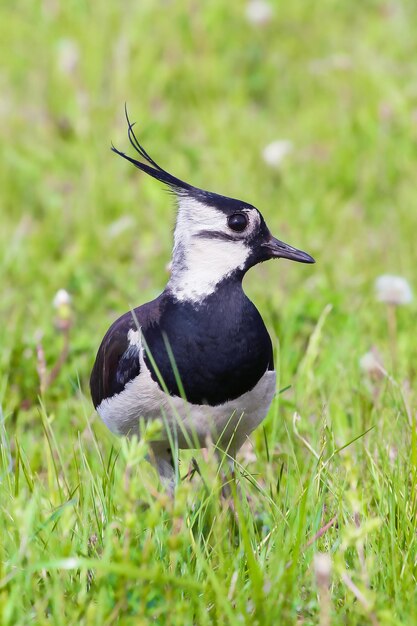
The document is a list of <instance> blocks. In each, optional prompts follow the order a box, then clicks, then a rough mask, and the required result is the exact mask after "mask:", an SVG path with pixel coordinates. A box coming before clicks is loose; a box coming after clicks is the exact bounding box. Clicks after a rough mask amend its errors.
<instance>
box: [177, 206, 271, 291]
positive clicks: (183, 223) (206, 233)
mask: <svg viewBox="0 0 417 626" xmlns="http://www.w3.org/2000/svg"><path fill="white" fill-rule="evenodd" d="M239 212H241V213H245V215H246V216H247V218H248V222H249V223H248V226H247V228H246V229H245V230H244V232H236V231H234V230H232V229H231V228H230V227H229V226H228V221H227V215H226V214H225V213H223V212H222V211H220V210H218V209H216V208H214V207H212V206H208V205H205V204H203V203H201V202H199V201H198V200H195V199H194V198H191V197H180V198H179V209H178V218H177V224H176V227H175V233H174V250H173V258H172V275H171V279H170V281H169V283H168V286H169V289H170V291H171V293H173V295H175V297H176V298H177V300H180V301H186V300H188V301H191V302H200V301H201V300H202V299H203V298H204V297H205V296H208V295H209V294H211V293H213V291H214V290H215V288H216V285H217V284H218V283H219V282H221V281H222V280H223V279H224V278H226V277H227V276H229V275H230V274H231V273H232V272H233V271H234V270H236V269H243V267H244V265H245V262H246V260H247V258H248V256H249V254H250V249H249V247H248V245H247V244H246V240H247V237H248V236H250V234H251V233H252V232H254V231H255V230H256V229H257V228H258V227H259V223H260V218H259V214H258V212H257V211H256V210H255V209H247V208H246V207H245V208H243V205H242V209H241V210H239ZM210 233H212V236H211V235H210ZM222 234H223V235H224V238H222V237H221V235H222Z"/></svg>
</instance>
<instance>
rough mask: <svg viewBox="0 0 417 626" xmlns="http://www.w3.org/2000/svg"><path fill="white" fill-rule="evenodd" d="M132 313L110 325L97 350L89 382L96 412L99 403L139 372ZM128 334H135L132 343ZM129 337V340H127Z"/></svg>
mask: <svg viewBox="0 0 417 626" xmlns="http://www.w3.org/2000/svg"><path fill="white" fill-rule="evenodd" d="M139 332H140V331H139V330H137V328H136V325H135V319H134V316H133V314H132V312H130V311H129V313H126V314H125V315H123V316H122V317H120V318H119V319H118V320H116V321H115V322H114V324H112V326H111V327H110V328H109V330H108V331H107V333H106V335H105V336H104V339H103V341H102V342H101V346H100V348H99V350H98V353H97V357H96V360H95V363H94V367H93V371H92V372H91V378H90V390H91V396H92V399H93V402H94V406H95V407H96V408H97V407H98V406H99V405H100V404H101V402H102V400H104V399H105V398H111V397H112V396H114V395H115V394H117V393H120V392H121V391H123V389H124V388H125V386H126V384H127V383H128V382H129V381H130V380H132V379H133V378H135V377H136V376H138V375H139V372H140V349H141V346H140V334H139ZM132 333H136V337H137V338H138V339H136V340H135V341H132ZM129 337H130V339H129Z"/></svg>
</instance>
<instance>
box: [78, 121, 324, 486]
mask: <svg viewBox="0 0 417 626" xmlns="http://www.w3.org/2000/svg"><path fill="white" fill-rule="evenodd" d="M126 118H127V122H128V137H129V140H130V143H131V145H132V147H133V148H134V149H135V150H136V151H137V152H138V153H139V155H140V157H141V160H140V161H138V160H136V159H134V158H132V157H130V156H127V155H126V154H124V153H123V152H120V151H119V150H117V149H116V148H115V147H114V146H112V150H113V151H114V152H115V153H116V154H118V155H120V156H122V157H123V158H124V159H127V160H128V161H130V163H132V164H133V165H135V166H136V167H137V168H138V169H140V170H142V171H143V172H146V173H147V174H149V175H150V176H152V177H153V178H156V179H157V180H159V181H160V182H162V183H163V184H164V185H166V186H167V187H168V188H169V189H170V190H171V191H172V192H173V193H174V194H175V195H176V197H177V200H178V215H177V221H176V226H175V233H174V248H173V253H172V269H171V276H170V278H169V280H168V283H167V285H166V287H165V289H164V291H163V292H162V293H161V295H159V296H158V297H157V298H156V299H155V300H153V301H152V302H148V303H146V304H142V305H141V306H139V307H137V308H135V309H133V310H131V311H128V312H127V313H125V314H124V315H122V317H120V318H119V319H117V320H116V321H115V322H114V323H113V324H112V326H111V327H110V328H109V330H108V331H107V333H106V335H105V337H104V339H103V341H102V343H101V346H100V348H99V350H98V354H97V357H96V361H95V364H94V367H93V371H92V374H91V381H90V387H91V395H92V399H93V402H94V406H95V408H96V409H97V411H98V413H99V414H100V416H101V418H102V419H103V421H104V423H105V424H106V425H107V426H108V428H109V429H110V430H111V431H112V432H113V433H116V434H118V435H132V434H134V433H136V434H140V432H139V431H140V424H141V423H142V424H146V423H147V422H148V421H149V420H155V419H160V420H161V422H162V425H163V426H162V433H161V434H160V436H159V437H158V440H157V441H154V442H152V443H151V449H152V460H153V462H154V464H155V466H156V468H157V470H158V472H159V474H160V476H161V479H162V480H163V482H165V483H166V484H168V486H169V488H170V489H173V486H174V482H175V471H174V460H173V454H172V450H173V449H180V448H198V447H206V446H207V445H208V442H209V441H213V442H214V443H215V444H216V446H217V447H218V449H220V450H224V451H227V454H228V457H229V458H232V459H233V458H234V457H235V455H236V452H237V451H238V450H239V448H240V447H241V446H242V444H243V443H244V441H245V440H246V439H247V437H248V436H249V434H250V433H251V432H252V431H253V430H254V429H255V428H256V427H257V426H258V424H260V422H262V420H263V419H264V418H265V416H266V414H267V412H268V409H269V407H270V404H271V402H272V399H273V397H274V393H275V385H276V375H275V370H274V359H273V354H272V343H271V339H270V337H269V334H268V331H267V329H266V327H265V324H264V322H263V320H262V317H261V315H260V314H259V311H258V310H257V308H256V307H255V305H254V304H253V303H252V302H251V301H250V300H249V298H248V297H247V296H246V295H245V293H244V291H243V288H242V280H243V277H244V275H245V274H246V272H247V271H248V270H249V269H250V268H251V267H253V266H254V265H256V264H257V263H262V262H263V261H267V260H269V259H273V258H284V259H291V260H293V261H299V262H301V263H314V259H313V258H312V257H311V256H310V255H309V254H307V253H306V252H302V251H301V250H297V249H296V248H293V247H292V246H289V245H288V244H286V243H283V242H282V241H279V240H278V239H275V237H273V236H272V235H271V233H270V231H269V229H268V227H267V225H266V223H265V220H264V218H263V217H262V215H261V213H260V212H259V211H258V209H256V208H255V207H254V206H252V205H251V204H248V203H247V202H243V201H242V200H236V199H233V198H228V197H226V196H222V195H219V194H217V193H212V192H209V191H204V190H202V189H199V188H197V187H193V186H192V185H190V184H188V183H186V182H184V181H182V180H180V179H179V178H176V177H175V176H172V175H171V174H169V173H168V172H167V171H166V170H164V169H162V168H161V167H160V166H159V165H158V164H157V163H156V162H155V161H154V160H153V159H152V158H151V157H150V156H149V154H148V153H147V152H146V151H145V149H144V148H143V146H142V145H141V144H140V143H139V141H138V139H137V138H136V135H135V133H134V130H133V124H131V123H130V121H129V118H128V116H127V113H126Z"/></svg>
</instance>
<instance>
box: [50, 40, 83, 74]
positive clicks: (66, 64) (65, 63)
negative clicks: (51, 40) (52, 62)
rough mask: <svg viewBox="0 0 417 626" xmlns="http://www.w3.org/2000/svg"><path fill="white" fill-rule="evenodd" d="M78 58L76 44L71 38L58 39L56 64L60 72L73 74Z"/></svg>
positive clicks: (78, 53)
mask: <svg viewBox="0 0 417 626" xmlns="http://www.w3.org/2000/svg"><path fill="white" fill-rule="evenodd" d="M79 58H80V52H79V48H78V44H77V42H76V41H74V40H73V39H60V40H59V41H58V46H57V59H56V61H57V65H58V69H59V70H60V72H61V73H62V74H67V75H70V74H73V73H74V72H75V70H76V68H77V65H78V61H79Z"/></svg>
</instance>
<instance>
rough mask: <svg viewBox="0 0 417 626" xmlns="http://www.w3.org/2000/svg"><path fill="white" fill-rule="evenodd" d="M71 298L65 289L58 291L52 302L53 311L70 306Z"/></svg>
mask: <svg viewBox="0 0 417 626" xmlns="http://www.w3.org/2000/svg"><path fill="white" fill-rule="evenodd" d="M71 300H72V298H71V296H70V295H69V293H68V291H66V290H65V289H58V291H57V292H56V294H55V296H54V299H53V300H52V304H53V305H54V308H55V309H60V308H61V307H63V306H69V305H70V304H71Z"/></svg>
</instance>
